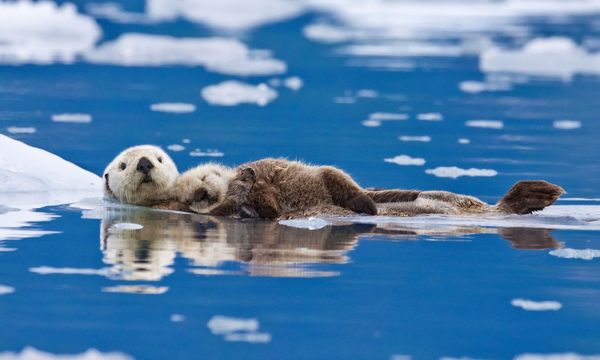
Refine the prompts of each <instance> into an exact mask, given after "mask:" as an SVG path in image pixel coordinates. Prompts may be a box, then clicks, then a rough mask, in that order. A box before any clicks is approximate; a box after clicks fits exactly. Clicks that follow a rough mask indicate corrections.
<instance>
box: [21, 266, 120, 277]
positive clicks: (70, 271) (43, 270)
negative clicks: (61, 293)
mask: <svg viewBox="0 0 600 360" xmlns="http://www.w3.org/2000/svg"><path fill="white" fill-rule="evenodd" d="M29 271H31V272H34V273H38V274H40V275H48V274H67V275H101V276H107V275H110V274H111V273H112V272H111V269H110V268H103V269H76V268H53V267H50V266H40V267H33V268H29Z"/></svg>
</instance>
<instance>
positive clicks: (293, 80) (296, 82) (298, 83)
mask: <svg viewBox="0 0 600 360" xmlns="http://www.w3.org/2000/svg"><path fill="white" fill-rule="evenodd" d="M283 85H285V87H287V88H290V89H292V90H294V91H298V90H300V88H301V87H302V86H304V81H302V79H300V78H299V77H298V76H293V77H290V78H287V79H285V80H283Z"/></svg>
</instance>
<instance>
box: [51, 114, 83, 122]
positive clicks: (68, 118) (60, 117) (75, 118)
mask: <svg viewBox="0 0 600 360" xmlns="http://www.w3.org/2000/svg"><path fill="white" fill-rule="evenodd" d="M52 121H54V122H69V123H79V124H89V123H91V122H92V115H90V114H79V113H77V114H56V115H52Z"/></svg>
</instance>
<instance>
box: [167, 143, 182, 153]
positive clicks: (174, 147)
mask: <svg viewBox="0 0 600 360" xmlns="http://www.w3.org/2000/svg"><path fill="white" fill-rule="evenodd" d="M167 149H169V150H171V151H175V152H177V151H183V150H185V146H183V145H179V144H173V145H169V146H167Z"/></svg>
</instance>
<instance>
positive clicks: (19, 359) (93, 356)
mask: <svg viewBox="0 0 600 360" xmlns="http://www.w3.org/2000/svg"><path fill="white" fill-rule="evenodd" d="M0 359H1V360H134V358H133V357H131V356H129V355H127V354H124V353H121V352H107V353H102V352H100V351H98V350H96V349H94V348H91V349H88V350H87V351H86V352H84V353H81V354H74V355H69V354H52V353H47V352H44V351H40V350H37V349H35V348H33V347H31V346H27V347H25V348H24V349H23V350H21V352H20V353H15V352H11V351H4V352H0Z"/></svg>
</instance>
